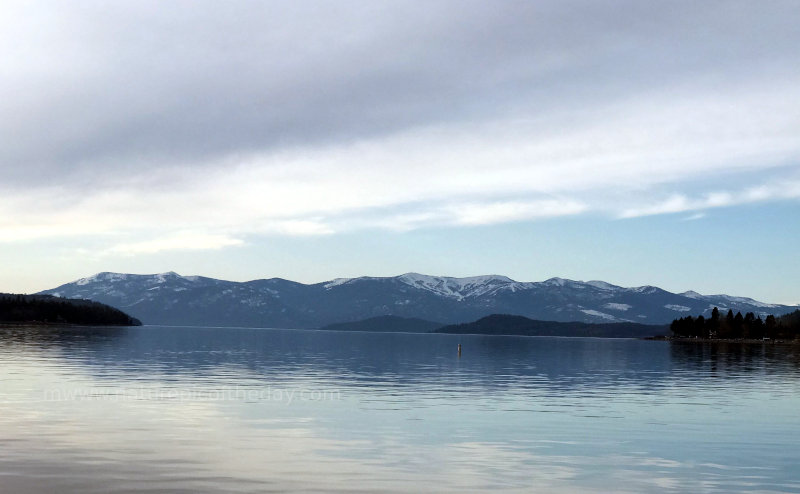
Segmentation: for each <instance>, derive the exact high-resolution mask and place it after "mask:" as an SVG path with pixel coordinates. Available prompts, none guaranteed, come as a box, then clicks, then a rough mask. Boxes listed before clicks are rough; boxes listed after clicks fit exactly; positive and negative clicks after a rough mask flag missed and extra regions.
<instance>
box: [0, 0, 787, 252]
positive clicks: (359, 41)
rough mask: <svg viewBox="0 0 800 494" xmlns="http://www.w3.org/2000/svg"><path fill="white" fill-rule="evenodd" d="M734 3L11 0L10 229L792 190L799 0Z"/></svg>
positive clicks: (300, 224) (6, 150)
mask: <svg viewBox="0 0 800 494" xmlns="http://www.w3.org/2000/svg"><path fill="white" fill-rule="evenodd" d="M737 6H738V7H737V8H736V9H731V8H728V7H729V5H727V4H723V3H717V2H706V3H703V4H702V5H695V4H691V3H688V2H687V3H680V2H677V3H675V2H672V3H670V4H669V5H667V4H660V3H649V4H646V5H645V4H642V3H641V2H636V1H612V2H603V3H597V2H589V1H587V2H577V3H572V4H570V5H569V6H567V5H565V4H563V2H547V1H545V2H524V1H519V2H516V1H510V2H503V3H502V5H496V4H491V5H490V4H488V3H486V2H478V1H474V2H473V1H458V2H450V1H434V2H427V3H426V4H425V5H424V6H420V5H417V4H409V3H405V2H376V3H370V5H369V6H365V5H364V4H363V3H361V2H358V3H356V2H347V1H341V0H340V1H331V2H324V1H323V2H313V3H305V2H292V3H291V4H288V3H286V2H259V3H255V4H254V3H235V4H231V5H225V6H221V5H220V4H219V3H217V2H204V1H201V2H193V3H192V4H191V5H190V4H186V3H181V2H173V3H170V4H169V5H164V4H163V2H154V1H141V2H118V3H114V4H108V3H107V2H87V3H85V4H84V6H83V7H84V8H82V9H80V10H77V9H74V7H72V6H71V5H67V4H62V3H58V2H53V3H50V4H31V3H26V2H9V3H7V4H4V15H3V16H0V17H1V18H2V20H0V23H1V24H0V47H1V48H0V73H2V74H3V77H0V91H2V93H3V94H6V95H11V96H10V97H7V98H4V99H3V100H2V101H0V242H11V241H14V242H16V241H24V240H35V239H45V238H48V237H63V236H91V237H92V238H102V241H103V242H104V243H106V244H107V245H109V247H108V248H107V250H106V252H111V253H116V254H122V253H132V252H160V251H163V250H166V249H173V250H174V249H179V248H185V247H186V246H188V245H190V244H192V242H193V241H194V242H195V244H194V245H196V246H197V248H210V249H215V248H223V247H226V246H232V245H237V244H236V243H235V242H237V241H241V239H244V238H248V236H251V235H328V234H333V233H337V232H343V231H352V230H355V229H362V228H387V229H393V230H397V231H407V230H411V229H415V228H428V227H438V226H453V225H455V226H459V225H461V226H463V225H489V224H496V223H502V222H514V221H528V220H535V219H539V218H545V217H559V216H566V215H576V214H588V213H597V214H603V215H607V216H609V217H635V216H646V215H653V214H666V213H677V212H686V211H700V210H704V209H708V208H718V207H726V206H732V205H736V204H746V203H753V202H758V201H769V200H779V199H789V200H794V199H796V198H797V197H798V194H797V192H796V189H797V185H796V184H797V176H798V173H800V171H799V170H798V163H800V140H798V139H797V135H798V134H799V133H800V63H799V62H800V60H798V54H797V52H796V50H794V49H793V47H795V46H797V45H798V43H800V34H798V31H797V30H796V27H795V25H794V24H795V23H793V22H792V21H791V20H792V19H793V14H794V11H795V10H796V5H794V2H791V1H787V2H781V1H775V2H770V4H769V5H761V4H759V5H756V4H748V3H742V4H737ZM731 33H735V35H732V34H731ZM744 176H748V177H755V178H756V181H755V182H754V183H757V184H760V185H758V186H755V187H750V188H747V187H744V186H742V185H741V183H740V182H741V181H742V180H743V179H742V177H744ZM711 183H713V186H709V184H711ZM692 184H699V185H692ZM720 184H727V185H725V186H720ZM687 189H689V190H687ZM698 189H699V190H698ZM705 189H707V190H713V191H718V192H707V191H706V190H705ZM737 190H738V192H736V191H737ZM165 232H166V233H165ZM175 232H184V233H175ZM185 232H192V233H191V234H189V233H185ZM120 238H136V239H140V240H137V241H136V242H133V243H126V242H120V241H119V239H120ZM231 242H233V243H231ZM181 246H183V247H181Z"/></svg>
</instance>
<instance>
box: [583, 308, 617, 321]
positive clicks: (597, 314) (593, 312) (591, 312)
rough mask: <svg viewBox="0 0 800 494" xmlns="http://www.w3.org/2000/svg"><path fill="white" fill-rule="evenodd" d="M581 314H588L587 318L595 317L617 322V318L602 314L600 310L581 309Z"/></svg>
mask: <svg viewBox="0 0 800 494" xmlns="http://www.w3.org/2000/svg"><path fill="white" fill-rule="evenodd" d="M581 312H583V313H584V314H586V315H587V316H595V317H599V318H602V319H607V320H609V321H616V320H617V318H616V317H614V316H612V315H611V314H606V313H605V312H600V311H599V310H592V309H581Z"/></svg>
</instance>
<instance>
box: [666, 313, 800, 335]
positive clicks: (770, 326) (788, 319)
mask: <svg viewBox="0 0 800 494" xmlns="http://www.w3.org/2000/svg"><path fill="white" fill-rule="evenodd" d="M670 329H671V330H672V334H673V335H674V336H675V337H677V338H701V339H719V340H763V339H770V340H798V341H800V310H796V311H794V312H791V313H789V314H784V315H782V316H779V317H775V316H773V315H769V316H767V317H766V319H761V317H760V316H759V317H756V315H755V314H753V313H752V312H748V313H747V314H745V315H744V316H743V315H742V313H741V312H737V313H736V315H734V314H733V311H732V310H728V313H727V314H726V315H725V316H722V315H721V314H720V312H719V309H718V308H716V307H714V310H713V311H712V312H711V317H709V318H705V317H703V316H697V317H692V316H687V317H682V318H680V319H675V320H674V321H672V324H671V325H670Z"/></svg>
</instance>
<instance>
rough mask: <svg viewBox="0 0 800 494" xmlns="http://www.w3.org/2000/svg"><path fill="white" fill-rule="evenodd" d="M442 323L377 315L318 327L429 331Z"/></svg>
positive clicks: (405, 331)
mask: <svg viewBox="0 0 800 494" xmlns="http://www.w3.org/2000/svg"><path fill="white" fill-rule="evenodd" d="M442 326H444V324H442V323H439V322H433V321H426V320H425V319H418V318H415V317H398V316H378V317H370V318H369V319H363V320H361V321H353V322H342V323H337V324H328V325H327V326H323V327H322V328H320V329H325V330H330V331H373V332H386V333H430V332H432V331H433V330H435V329H438V328H441V327H442Z"/></svg>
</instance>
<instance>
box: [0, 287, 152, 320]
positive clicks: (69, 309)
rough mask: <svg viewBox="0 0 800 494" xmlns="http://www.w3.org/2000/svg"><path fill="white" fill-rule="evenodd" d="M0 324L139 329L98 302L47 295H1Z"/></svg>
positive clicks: (124, 315) (122, 313)
mask: <svg viewBox="0 0 800 494" xmlns="http://www.w3.org/2000/svg"><path fill="white" fill-rule="evenodd" d="M0 323H45V324H78V325H83V326H141V324H142V323H141V322H140V321H139V320H138V319H135V318H132V317H131V316H129V315H128V314H125V313H124V312H122V311H120V310H119V309H115V308H114V307H110V306H108V305H105V304H101V303H99V302H92V301H90V300H78V299H64V298H58V297H53V296H50V295H14V294H0Z"/></svg>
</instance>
